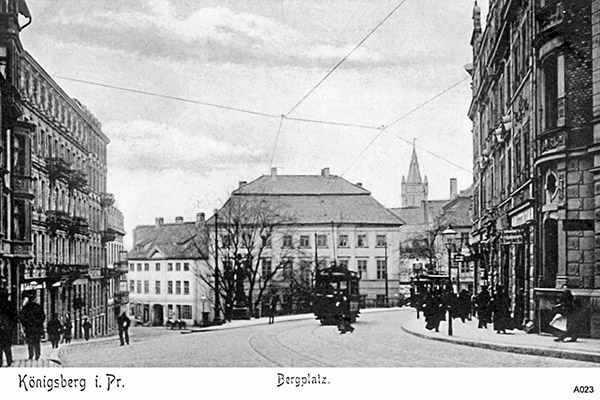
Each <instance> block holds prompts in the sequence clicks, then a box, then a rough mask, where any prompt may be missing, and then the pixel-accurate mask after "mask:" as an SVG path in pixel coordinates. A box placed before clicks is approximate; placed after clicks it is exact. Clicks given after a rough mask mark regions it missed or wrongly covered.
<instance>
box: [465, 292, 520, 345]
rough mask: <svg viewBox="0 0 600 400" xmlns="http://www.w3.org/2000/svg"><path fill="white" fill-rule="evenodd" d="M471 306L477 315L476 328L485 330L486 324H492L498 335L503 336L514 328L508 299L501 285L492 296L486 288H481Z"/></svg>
mask: <svg viewBox="0 0 600 400" xmlns="http://www.w3.org/2000/svg"><path fill="white" fill-rule="evenodd" d="M473 306H474V309H475V310H476V313H477V319H478V324H477V327H478V328H480V329H482V328H483V329H487V326H488V324H491V323H493V324H494V330H495V331H496V333H498V334H505V333H506V331H508V330H512V329H513V328H514V323H513V319H512V317H511V312H510V307H511V304H510V298H509V297H508V294H507V293H506V291H505V290H504V287H502V286H501V285H498V286H496V290H495V292H494V293H493V294H490V292H489V290H488V288H487V286H483V287H482V288H481V292H479V294H477V296H475V301H474V305H473Z"/></svg>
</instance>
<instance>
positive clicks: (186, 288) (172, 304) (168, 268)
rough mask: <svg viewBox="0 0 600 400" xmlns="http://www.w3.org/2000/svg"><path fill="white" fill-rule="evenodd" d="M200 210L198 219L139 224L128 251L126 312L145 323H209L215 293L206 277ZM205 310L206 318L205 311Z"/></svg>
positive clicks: (205, 254) (203, 222) (202, 222)
mask: <svg viewBox="0 0 600 400" xmlns="http://www.w3.org/2000/svg"><path fill="white" fill-rule="evenodd" d="M204 224H205V221H204V214H203V213H201V214H198V215H197V218H196V221H192V222H184V220H183V218H182V217H177V218H176V222H175V223H171V224H165V223H164V219H163V218H157V219H156V223H155V224H154V225H141V226H137V227H136V228H135V230H134V233H133V235H134V238H133V240H134V242H133V249H132V250H131V251H130V252H129V253H128V256H127V262H128V265H129V269H128V272H127V282H128V285H129V286H128V288H127V291H128V293H129V310H130V311H129V312H130V314H131V315H132V316H133V317H134V318H135V319H137V320H139V321H141V322H142V323H144V324H149V325H163V324H165V323H166V322H167V321H168V320H170V319H171V320H183V321H185V322H186V324H187V325H201V324H203V322H204V323H206V321H212V316H213V313H214V311H213V299H214V292H213V290H212V289H211V287H210V280H209V281H206V280H204V279H203V278H202V276H206V274H205V272H206V270H207V264H206V259H207V256H208V255H207V252H206V250H205V247H206V242H205V236H204V233H205V230H204ZM204 313H206V315H205V316H203V314H204Z"/></svg>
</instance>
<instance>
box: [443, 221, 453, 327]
mask: <svg viewBox="0 0 600 400" xmlns="http://www.w3.org/2000/svg"><path fill="white" fill-rule="evenodd" d="M442 236H443V237H444V239H445V245H446V248H447V249H448V285H449V286H448V288H449V292H448V300H450V299H451V297H450V296H452V293H453V292H454V291H453V290H452V245H453V242H454V238H455V236H456V231H455V230H454V229H452V225H448V227H447V228H446V230H445V231H443V232H442ZM451 305H452V304H451V302H450V301H449V302H448V336H452V314H451V310H450V309H451Z"/></svg>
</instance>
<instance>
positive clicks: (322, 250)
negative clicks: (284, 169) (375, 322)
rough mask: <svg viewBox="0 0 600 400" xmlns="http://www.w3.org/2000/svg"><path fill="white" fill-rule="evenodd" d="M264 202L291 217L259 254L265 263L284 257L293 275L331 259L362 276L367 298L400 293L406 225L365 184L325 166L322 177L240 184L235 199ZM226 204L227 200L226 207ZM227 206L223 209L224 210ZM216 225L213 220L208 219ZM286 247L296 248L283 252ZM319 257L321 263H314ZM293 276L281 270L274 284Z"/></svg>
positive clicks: (380, 301)
mask: <svg viewBox="0 0 600 400" xmlns="http://www.w3.org/2000/svg"><path fill="white" fill-rule="evenodd" d="M241 199H246V200H248V201H253V202H256V203H260V202H265V203H266V204H269V205H271V206H272V207H273V208H274V209H276V210H277V212H278V213H281V214H282V215H286V216H288V217H289V219H288V220H286V221H285V222H283V223H282V224H281V226H279V227H277V229H276V230H275V231H274V232H273V237H272V238H271V242H272V245H270V247H269V248H268V249H266V250H265V252H264V253H263V254H261V255H260V257H262V258H263V259H264V260H265V263H266V264H267V265H275V264H278V263H279V262H280V261H281V260H280V258H281V257H285V258H286V259H287V261H288V264H289V270H290V272H291V274H294V271H297V272H298V273H300V272H302V273H306V272H308V273H309V274H311V275H314V271H315V268H322V267H324V266H329V265H330V264H331V263H334V262H335V263H336V264H337V265H343V266H346V267H347V268H348V269H350V270H353V271H357V272H359V273H360V275H361V282H360V293H361V295H362V297H363V300H364V302H370V303H372V304H375V303H376V302H377V303H378V304H380V305H383V304H385V301H386V296H387V298H388V299H389V300H390V301H394V299H396V296H397V294H398V291H397V288H398V266H399V259H398V243H399V240H398V238H399V228H400V227H401V226H402V225H403V224H404V223H403V221H402V220H401V219H400V218H398V217H397V216H396V215H395V214H393V213H392V212H390V211H389V210H388V209H386V208H385V207H384V206H383V205H381V204H380V203H379V202H377V201H376V200H375V199H374V198H373V197H372V196H371V192H369V191H368V190H367V189H365V188H363V187H362V184H360V183H357V184H353V183H350V182H348V181H347V180H345V179H343V178H341V177H339V176H336V175H332V174H330V172H329V168H324V169H323V170H322V171H321V174H320V175H278V174H277V169H276V168H272V170H271V174H270V175H264V176H261V177H259V178H258V179H256V180H254V181H252V182H250V183H246V182H240V187H239V188H238V189H237V190H235V191H234V192H233V193H232V195H231V198H230V200H229V202H231V201H232V200H241ZM227 207H228V203H226V204H225V206H224V209H226V208H227ZM222 212H223V210H219V214H221V213H222ZM209 223H213V224H214V222H213V219H211V220H210V221H209ZM282 248H289V249H292V250H294V251H290V252H286V254H285V255H282V251H281V249H282ZM315 260H317V262H318V265H315V264H316V262H315ZM291 274H286V273H285V271H281V273H280V274H278V275H277V276H275V277H274V282H273V283H274V285H276V286H279V287H281V286H282V285H284V286H285V282H286V279H289V277H290V275H291Z"/></svg>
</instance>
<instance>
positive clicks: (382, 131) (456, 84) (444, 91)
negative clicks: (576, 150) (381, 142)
mask: <svg viewBox="0 0 600 400" xmlns="http://www.w3.org/2000/svg"><path fill="white" fill-rule="evenodd" d="M469 78H470V77H466V78H464V79H461V80H460V81H458V82H456V83H454V84H453V85H451V86H449V87H448V88H446V89H444V90H443V91H441V92H440V93H438V94H436V95H435V96H433V97H432V98H430V99H429V100H427V101H425V102H423V103H421V104H420V105H418V106H417V107H415V108H413V109H412V110H410V111H409V112H407V113H406V114H403V115H402V116H401V117H399V118H397V119H396V120H394V121H392V122H391V123H390V124H388V125H385V126H384V127H383V128H382V129H381V130H380V131H379V133H378V134H377V135H375V137H374V138H373V139H371V141H370V142H369V144H367V146H366V147H365V148H364V149H363V150H362V151H361V152H360V154H359V155H358V156H357V157H356V158H355V159H354V160H353V161H352V162H351V163H350V165H349V166H348V168H346V169H345V170H344V172H343V173H342V175H341V176H344V175H346V173H347V172H348V171H349V170H350V169H351V168H352V167H353V166H354V164H356V162H357V161H358V160H359V159H360V158H361V157H362V156H363V155H364V154H365V153H366V152H367V150H368V149H369V148H370V147H371V145H372V144H373V143H375V141H376V140H377V139H379V137H380V136H381V135H382V134H383V133H384V132H385V131H386V130H387V129H388V128H390V127H391V126H392V125H394V124H396V123H398V122H400V121H401V120H403V119H404V118H406V117H408V116H409V115H411V114H413V113H415V112H416V111H418V110H420V109H421V108H423V107H425V106H426V105H427V104H429V103H431V102H432V101H434V100H435V99H437V98H439V97H440V96H442V95H443V94H445V93H447V92H449V91H450V90H452V89H454V88H455V87H456V86H458V85H460V84H461V83H463V82H464V81H466V80H467V79H469ZM427 151H428V150H427ZM428 152H429V151H428ZM431 154H433V153H431ZM436 157H438V158H440V159H441V160H444V161H447V162H449V163H451V164H453V163H452V162H451V161H449V160H446V159H444V158H443V157H441V156H437V155H436ZM461 168H462V167H461Z"/></svg>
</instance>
